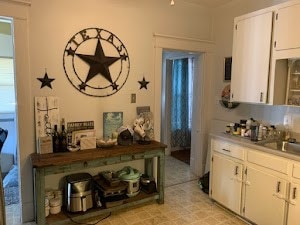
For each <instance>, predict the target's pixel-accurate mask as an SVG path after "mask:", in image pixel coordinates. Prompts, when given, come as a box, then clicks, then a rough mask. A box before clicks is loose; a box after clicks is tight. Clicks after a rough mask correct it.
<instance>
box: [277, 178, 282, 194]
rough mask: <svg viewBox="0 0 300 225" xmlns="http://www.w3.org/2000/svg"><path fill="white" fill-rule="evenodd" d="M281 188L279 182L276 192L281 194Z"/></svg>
mask: <svg viewBox="0 0 300 225" xmlns="http://www.w3.org/2000/svg"><path fill="white" fill-rule="evenodd" d="M280 186H281V182H280V181H278V182H277V188H276V192H277V193H280V189H281V188H280Z"/></svg>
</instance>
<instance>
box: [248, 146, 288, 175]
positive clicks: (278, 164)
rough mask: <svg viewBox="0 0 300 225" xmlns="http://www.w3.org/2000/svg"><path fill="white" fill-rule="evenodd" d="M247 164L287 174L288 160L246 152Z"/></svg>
mask: <svg viewBox="0 0 300 225" xmlns="http://www.w3.org/2000/svg"><path fill="white" fill-rule="evenodd" d="M247 159H248V161H249V162H251V163H254V164H257V165H260V166H262V167H266V168H269V169H272V170H275V171H277V172H280V173H283V174H288V160H285V159H283V158H281V157H277V156H273V155H270V154H265V153H261V152H256V151H248V156H247Z"/></svg>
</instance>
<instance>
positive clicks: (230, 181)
mask: <svg viewBox="0 0 300 225" xmlns="http://www.w3.org/2000/svg"><path fill="white" fill-rule="evenodd" d="M242 170H243V166H242V164H240V163H236V162H234V161H232V160H231V159H228V158H226V157H224V156H222V155H219V154H214V155H213V162H212V174H213V175H212V183H211V185H212V188H211V190H212V193H211V196H212V198H213V199H214V200H216V201H217V202H219V203H221V204H222V205H224V206H226V207H227V208H229V209H231V210H232V211H234V212H236V213H238V214H240V210H241V194H242V193H241V191H242V175H243V174H242V173H243V172H242Z"/></svg>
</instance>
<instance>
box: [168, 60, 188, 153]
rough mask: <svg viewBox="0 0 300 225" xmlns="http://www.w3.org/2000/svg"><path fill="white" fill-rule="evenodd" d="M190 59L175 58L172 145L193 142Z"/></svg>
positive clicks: (173, 69) (183, 145) (183, 144)
mask: <svg viewBox="0 0 300 225" xmlns="http://www.w3.org/2000/svg"><path fill="white" fill-rule="evenodd" d="M189 74H190V73H189V59H188V58H184V59H175V60H173V66H172V79H171V82H172V85H171V147H190V144H191V118H190V117H191V112H190V111H191V106H190V102H191V101H190V97H191V96H190V95H191V90H190V88H191V86H192V85H191V84H190V82H191V79H190V77H189Z"/></svg>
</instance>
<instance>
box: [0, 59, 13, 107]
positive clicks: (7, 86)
mask: <svg viewBox="0 0 300 225" xmlns="http://www.w3.org/2000/svg"><path fill="white" fill-rule="evenodd" d="M15 99H16V97H15V81H14V60H13V58H3V57H2V58H1V57H0V113H11V112H15V102H16V101H15Z"/></svg>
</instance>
